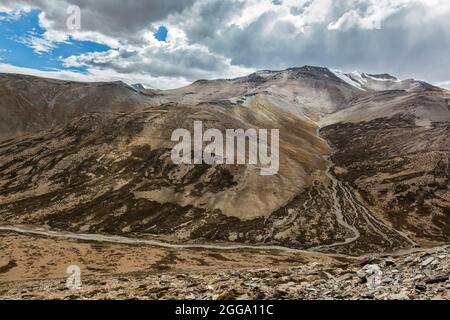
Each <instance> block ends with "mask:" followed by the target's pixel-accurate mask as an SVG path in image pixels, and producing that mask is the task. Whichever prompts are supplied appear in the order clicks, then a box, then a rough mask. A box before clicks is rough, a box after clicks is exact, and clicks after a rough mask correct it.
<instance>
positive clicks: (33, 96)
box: [0, 74, 151, 140]
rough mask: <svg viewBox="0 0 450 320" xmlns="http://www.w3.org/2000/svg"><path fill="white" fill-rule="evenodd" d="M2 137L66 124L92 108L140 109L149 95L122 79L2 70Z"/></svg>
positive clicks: (0, 118) (0, 83) (111, 109)
mask: <svg viewBox="0 0 450 320" xmlns="http://www.w3.org/2000/svg"><path fill="white" fill-rule="evenodd" d="M0 97H1V99H0V115H1V117H0V140H1V139H7V138H13V137H17V136H20V135H26V134H29V133H34V132H38V131H40V130H44V129H49V128H52V127H56V126H62V125H66V124H67V123H68V122H69V121H70V120H71V119H73V118H76V117H79V116H81V115H83V114H86V113H90V112H117V111H133V110H140V109H143V108H145V107H148V106H149V105H151V101H150V100H149V99H148V97H147V96H146V95H144V94H142V93H140V92H138V91H137V90H135V89H134V88H132V87H129V86H127V85H126V84H125V83H123V82H112V83H81V82H72V81H60V80H53V79H43V78H38V77H33V76H25V75H14V74H0Z"/></svg>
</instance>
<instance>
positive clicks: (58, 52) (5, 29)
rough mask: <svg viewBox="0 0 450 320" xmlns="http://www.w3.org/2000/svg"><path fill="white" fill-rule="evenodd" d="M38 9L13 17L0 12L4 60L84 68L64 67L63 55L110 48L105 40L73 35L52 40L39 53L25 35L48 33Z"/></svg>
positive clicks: (56, 67)
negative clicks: (49, 45) (75, 38)
mask: <svg viewBox="0 0 450 320" xmlns="http://www.w3.org/2000/svg"><path fill="white" fill-rule="evenodd" d="M39 13H40V11H39V10H33V11H31V12H28V13H24V14H21V15H20V16H19V17H12V18H10V17H8V15H6V14H4V13H3V14H1V15H0V59H1V62H2V63H7V64H10V65H14V66H17V67H25V68H33V69H38V70H44V71H45V70H70V71H78V72H85V71H86V68H85V67H65V66H64V64H63V62H62V59H64V58H67V57H69V56H72V55H80V54H83V53H88V52H104V51H108V50H110V49H111V48H110V47H108V46H107V45H104V44H100V43H96V42H92V41H78V40H74V39H71V38H70V39H69V40H68V41H67V42H62V43H52V44H51V46H52V48H49V50H45V51H42V52H39V53H38V52H36V51H35V50H34V49H33V48H32V47H31V46H30V43H29V41H27V40H26V39H30V37H37V38H42V35H43V34H44V33H45V30H44V29H43V28H41V27H40V26H39V18H38V15H39ZM24 40H25V41H24Z"/></svg>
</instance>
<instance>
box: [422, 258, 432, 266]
mask: <svg viewBox="0 0 450 320" xmlns="http://www.w3.org/2000/svg"><path fill="white" fill-rule="evenodd" d="M433 261H434V258H433V257H429V258H428V259H426V260H425V261H424V262H422V263H421V264H420V265H421V266H422V267H426V266H428V265H429V264H430V263H432V262H433Z"/></svg>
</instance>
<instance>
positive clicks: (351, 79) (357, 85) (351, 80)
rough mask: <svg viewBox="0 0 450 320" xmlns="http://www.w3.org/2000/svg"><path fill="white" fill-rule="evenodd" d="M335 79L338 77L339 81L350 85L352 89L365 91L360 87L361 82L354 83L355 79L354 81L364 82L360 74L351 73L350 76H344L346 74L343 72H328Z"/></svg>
mask: <svg viewBox="0 0 450 320" xmlns="http://www.w3.org/2000/svg"><path fill="white" fill-rule="evenodd" d="M330 71H331V72H332V73H333V74H334V75H335V76H336V77H338V78H339V79H341V80H342V81H344V82H346V83H348V84H349V85H351V86H352V87H355V88H357V89H359V90H362V91H366V90H365V89H364V88H363V87H362V85H361V83H363V81H361V82H358V81H355V78H356V79H358V80H359V79H361V80H364V79H363V78H362V76H361V74H359V73H356V72H353V73H351V74H350V75H351V76H350V75H348V74H346V73H344V72H342V71H339V70H330Z"/></svg>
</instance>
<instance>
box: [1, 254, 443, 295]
mask: <svg viewBox="0 0 450 320" xmlns="http://www.w3.org/2000/svg"><path fill="white" fill-rule="evenodd" d="M449 270H450V247H448V246H447V247H440V248H435V249H432V250H428V251H422V252H418V253H410V254H403V255H400V256H391V257H389V256H385V257H375V256H373V257H364V258H361V259H359V260H357V261H353V262H352V261H345V260H343V261H341V262H339V261H336V260H335V261H322V262H318V261H312V262H305V263H303V264H301V265H298V266H290V267H266V268H247V269H236V268H234V269H232V270H226V269H225V270H219V271H212V272H211V271H209V272H195V271H194V272H178V273H173V272H172V273H164V272H163V273H156V274H155V273H154V272H147V273H146V272H140V273H132V274H117V275H104V276H83V278H82V283H83V285H82V288H81V289H79V290H69V289H67V287H66V279H51V280H39V281H22V282H17V281H15V282H4V283H0V296H1V297H3V298H4V299H129V298H135V299H200V300H205V299H217V300H235V299H276V300H280V299H296V300H298V299H346V300H349V299H376V300H410V299H421V300H428V299H445V300H448V299H450V278H449V275H450V274H449Z"/></svg>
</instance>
